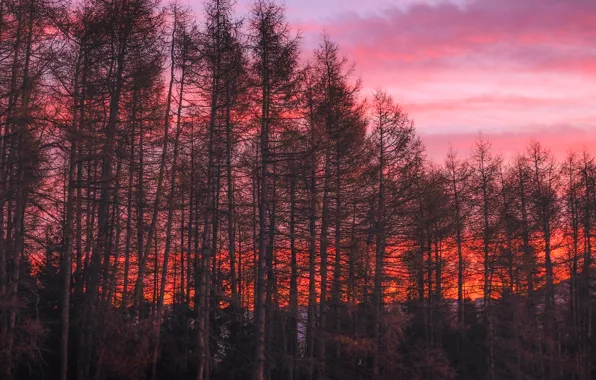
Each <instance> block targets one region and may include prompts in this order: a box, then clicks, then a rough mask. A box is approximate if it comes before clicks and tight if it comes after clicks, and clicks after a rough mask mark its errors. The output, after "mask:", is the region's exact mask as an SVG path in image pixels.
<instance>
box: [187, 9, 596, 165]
mask: <svg viewBox="0 0 596 380" xmlns="http://www.w3.org/2000/svg"><path fill="white" fill-rule="evenodd" d="M195 1H197V0H195ZM248 2H249V1H248V0H240V2H239V11H240V12H241V13H242V11H243V9H245V7H246V4H247V3H248ZM282 3H285V5H286V8H287V11H288V12H287V13H288V18H289V20H290V22H291V23H292V24H293V25H294V26H295V27H296V28H297V29H299V30H300V31H301V34H302V37H303V46H304V49H305V50H307V51H308V50H310V49H312V48H313V47H315V46H316V45H317V43H318V41H319V40H320V37H321V33H322V31H323V30H326V31H327V32H328V34H329V35H330V37H331V38H332V39H333V40H334V41H336V42H337V43H339V45H340V48H341V50H342V51H343V52H344V54H345V55H346V56H347V57H348V58H350V59H352V60H353V61H354V62H355V63H356V73H357V75H359V76H360V77H361V78H362V79H363V82H364V89H363V95H364V96H369V97H370V94H371V93H372V91H373V90H374V89H375V88H378V87H381V88H384V89H386V90H387V91H388V92H389V93H391V94H392V95H393V97H394V99H396V100H397V101H398V102H399V103H401V104H402V106H403V107H404V109H405V110H406V111H408V112H409V114H410V116H411V117H412V118H414V119H415V120H416V125H417V128H418V131H419V133H420V134H421V136H422V137H423V140H424V142H425V144H426V146H427V148H428V153H429V156H431V157H433V158H435V159H441V160H442V158H443V157H444V156H445V154H446V152H447V150H448V147H449V144H450V143H451V145H453V146H454V147H455V148H456V149H457V150H458V151H459V152H461V153H462V154H466V153H467V152H468V151H469V148H470V146H472V144H473V141H474V139H475V138H476V136H478V134H479V133H482V134H483V136H485V137H487V138H489V139H491V140H492V141H493V146H494V147H495V150H497V151H500V152H502V153H504V154H505V155H509V154H511V153H513V152H519V151H521V150H523V149H524V147H525V146H526V145H527V144H528V142H529V141H530V140H531V139H532V138H537V139H538V140H540V141H542V142H543V143H544V144H545V145H547V146H548V147H549V148H550V149H551V150H552V151H553V152H554V153H555V154H557V155H564V154H565V152H566V151H568V150H569V149H574V150H582V149H584V148H586V149H589V150H593V148H592V147H593V146H594V143H596V136H595V135H596V0H451V1H449V0H394V1H388V0H358V1H357V0H341V1H340V0H285V2H283V1H282Z"/></svg>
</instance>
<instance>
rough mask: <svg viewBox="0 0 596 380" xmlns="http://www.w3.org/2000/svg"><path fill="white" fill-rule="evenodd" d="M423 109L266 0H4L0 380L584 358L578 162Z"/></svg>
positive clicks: (581, 156)
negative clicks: (507, 149)
mask: <svg viewBox="0 0 596 380" xmlns="http://www.w3.org/2000/svg"><path fill="white" fill-rule="evenodd" d="M414 116H415V115H408V114H407V112H406V111H405V110H404V108H402V106H400V104H398V102H397V101H396V100H394V99H393V98H392V97H391V96H390V95H389V93H388V92H386V91H384V90H383V89H378V90H376V91H374V92H373V93H366V92H365V91H363V85H362V83H361V81H360V79H359V78H358V77H357V76H356V75H355V66H354V63H353V62H352V61H351V59H350V58H349V57H345V56H344V55H343V54H342V50H341V47H340V46H338V44H336V43H335V42H334V41H333V36H331V35H329V34H327V33H325V32H323V31H321V34H320V39H319V44H318V47H317V48H316V49H314V50H313V51H309V49H305V48H304V47H303V42H302V40H301V34H300V32H299V31H298V30H295V29H294V28H293V27H292V26H291V25H290V23H289V22H288V19H287V14H286V9H285V8H284V6H282V5H281V4H278V3H275V2H272V1H270V0H256V1H255V2H254V3H253V4H252V5H251V6H250V7H249V9H248V10H247V12H246V14H242V15H241V13H240V12H239V11H238V10H237V9H236V4H235V2H234V1H233V0H205V1H204V3H202V4H198V5H197V9H190V8H189V7H187V6H184V5H181V4H179V3H171V4H164V3H162V2H160V1H158V0H80V1H76V2H72V3H70V2H67V0H0V379H6V380H13V379H14V380H16V379H23V380H38V379H39V380H41V379H58V380H68V379H77V380H88V379H89V380H90V379H94V380H111V379H133V380H134V379H151V380H158V379H196V380H209V379H221V380H224V379H229V380H234V379H237V380H242V379H251V380H276V379H288V380H303V379H308V380H311V379H316V380H327V379H329V380H331V379H337V380H344V379H345V380H351V379H354V380H356V379H371V380H382V379H386V380H392V379H411V380H418V379H420V380H422V379H429V380H440V379H446V380H450V379H454V380H455V379H462V380H463V379H471V380H474V379H488V380H497V379H508V380H509V379H511V380H525V379H547V380H555V379H561V380H562V379H572V380H589V379H592V378H594V376H596V375H595V374H594V373H593V372H592V371H591V368H592V367H593V366H594V365H595V364H596V347H594V346H595V341H594V338H593V336H592V331H593V327H592V322H593V321H594V318H595V317H594V316H593V313H592V305H594V304H595V301H596V297H595V294H594V291H593V288H594V285H595V284H594V280H593V279H592V276H591V273H592V272H593V271H594V264H593V260H592V245H593V244H596V236H593V235H596V160H595V157H594V156H593V155H592V154H591V153H590V152H589V151H584V152H570V153H569V154H568V155H567V156H566V157H555V155H553V154H552V153H550V151H549V149H548V147H546V146H543V145H542V144H541V143H540V142H539V141H538V140H535V141H528V144H527V148H526V149H525V150H524V151H521V152H519V153H518V154H517V155H515V156H513V157H507V158H505V157H503V156H502V155H501V154H500V152H497V151H495V150H494V149H493V148H491V143H490V140H489V139H487V138H485V137H483V136H482V135H479V136H478V139H477V141H476V142H475V144H474V145H473V146H472V147H470V150H469V151H464V152H457V151H456V150H455V149H451V151H450V153H449V154H448V155H447V156H446V157H445V158H444V160H443V161H442V162H437V160H433V159H430V158H429V154H428V152H426V151H425V147H424V144H423V143H422V141H421V138H420V136H419V134H418V133H417V131H416V129H415V124H414ZM488 116H489V115H487V117H488ZM445 144H448V142H447V141H446V142H445Z"/></svg>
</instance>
